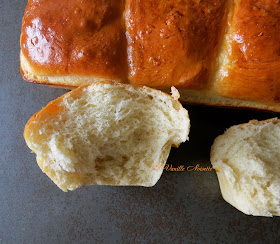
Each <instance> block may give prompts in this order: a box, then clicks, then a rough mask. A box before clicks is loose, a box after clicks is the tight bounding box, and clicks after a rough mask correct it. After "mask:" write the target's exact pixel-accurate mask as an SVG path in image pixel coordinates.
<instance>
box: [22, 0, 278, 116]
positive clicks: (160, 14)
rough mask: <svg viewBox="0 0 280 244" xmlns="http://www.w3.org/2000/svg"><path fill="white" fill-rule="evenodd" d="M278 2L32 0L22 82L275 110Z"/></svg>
mask: <svg viewBox="0 0 280 244" xmlns="http://www.w3.org/2000/svg"><path fill="white" fill-rule="evenodd" d="M279 23H280V5H279V4H278V1H276V0H236V1H232V0H208V1H206V0H204V1H195V0H182V1H177V0H168V1H159V0H145V1H136V0H126V1H124V0H121V1H119V0H111V1H110V0H102V1H98V3H97V2H96V1H93V0H60V1H54V0H48V1H47V0H37V1H35V0H29V2H28V5H27V8H26V12H25V15H24V18H23V25H22V35H21V71H22V74H23V76H24V78H25V79H26V80H28V81H32V82H36V83H42V84H46V85H51V86H56V87H64V88H74V87H78V86H81V85H86V84H91V83H94V82H97V81H102V80H113V81H118V82H125V83H126V82H130V83H133V84H141V85H146V86H149V87H155V88H158V89H170V87H171V86H175V87H176V88H178V89H179V91H180V93H181V94H182V96H181V101H183V102H191V103H202V104H210V105H217V106H234V107H249V108H252V107H253V108H257V109H265V110H273V111H280V96H279V94H280V81H279V80H280V79H279V77H280V54H279V53H280V51H279V50H280V42H279V40H280V25H279Z"/></svg>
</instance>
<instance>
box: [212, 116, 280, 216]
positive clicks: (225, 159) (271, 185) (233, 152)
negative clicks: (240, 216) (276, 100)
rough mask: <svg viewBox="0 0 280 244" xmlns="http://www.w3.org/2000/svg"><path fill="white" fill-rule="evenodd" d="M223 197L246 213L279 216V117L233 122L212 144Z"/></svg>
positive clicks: (213, 159) (214, 165)
mask: <svg viewBox="0 0 280 244" xmlns="http://www.w3.org/2000/svg"><path fill="white" fill-rule="evenodd" d="M211 163H212V165H213V168H215V169H216V171H217V175H218V179H219V183H220V187H221V191H222V195H223V198H224V199H225V200H226V201H227V202H228V203H230V204H231V205H233V206H234V207H236V208H237V209H238V210H240V211H242V212H243V213H245V214H248V215H255V216H273V215H276V216H280V120H279V119H276V118H275V119H270V120H265V121H256V120H252V121H250V122H249V123H247V124H241V125H237V126H232V127H231V128H229V129H228V130H227V131H226V132H225V133H224V134H223V135H221V136H218V137H217V138H216V140H215V142H214V144H213V146H212V150H211Z"/></svg>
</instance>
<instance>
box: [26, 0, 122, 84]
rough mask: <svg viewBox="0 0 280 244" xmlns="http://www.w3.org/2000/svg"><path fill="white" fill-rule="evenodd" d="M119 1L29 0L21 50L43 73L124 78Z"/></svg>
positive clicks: (120, 6) (120, 3) (120, 2)
mask: <svg viewBox="0 0 280 244" xmlns="http://www.w3.org/2000/svg"><path fill="white" fill-rule="evenodd" d="M123 10H124V3H123V1H121V0H101V1H94V0H59V1H58V0H37V1H35V0H30V1H29V2H28V5H27V8H26V11H25V15H24V18H23V26H22V36H21V48H22V51H23V53H24V55H25V56H26V57H27V59H28V61H29V62H30V63H31V64H32V65H33V66H35V67H37V68H38V69H40V71H41V72H42V74H44V75H45V74H77V75H92V74H94V75H96V76H101V77H105V78H111V79H121V80H124V79H125V78H126V73H127V71H126V70H127V68H126V67H127V65H126V49H125V48H126V47H125V46H126V41H125V33H124V23H123V21H122V15H123Z"/></svg>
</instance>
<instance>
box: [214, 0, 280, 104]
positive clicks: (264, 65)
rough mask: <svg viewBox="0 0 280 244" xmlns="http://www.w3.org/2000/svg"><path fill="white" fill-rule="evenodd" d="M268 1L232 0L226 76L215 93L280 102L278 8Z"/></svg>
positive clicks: (277, 4) (279, 30) (238, 97)
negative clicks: (232, 8)
mask: <svg viewBox="0 0 280 244" xmlns="http://www.w3.org/2000/svg"><path fill="white" fill-rule="evenodd" d="M276 2H277V1H272V0H239V1H235V5H234V6H233V7H234V11H233V16H232V19H231V20H230V21H231V22H230V28H229V31H228V33H227V36H228V45H229V46H228V47H227V49H228V51H229V50H230V52H229V54H228V58H229V64H228V66H227V67H225V70H226V72H227V75H225V76H224V77H222V78H221V79H220V80H219V81H218V85H217V87H218V92H219V94H221V95H223V96H227V97H231V98H236V99H243V100H249V101H258V102H263V103H265V104H268V105H269V104H270V105H274V104H279V102H280V83H279V81H280V79H279V78H280V42H279V40H280V25H279V22H280V5H279V3H276Z"/></svg>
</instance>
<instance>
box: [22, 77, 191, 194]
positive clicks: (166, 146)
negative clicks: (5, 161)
mask: <svg viewBox="0 0 280 244" xmlns="http://www.w3.org/2000/svg"><path fill="white" fill-rule="evenodd" d="M174 91H175V90H174ZM174 91H173V93H175V96H178V94H176V92H174ZM189 127H190V123H189V117H188V113H187V111H186V110H185V109H184V108H183V107H182V105H181V104H180V103H179V102H178V100H177V99H174V98H173V97H171V96H170V95H167V94H165V93H163V92H160V91H157V90H155V89H151V88H147V87H138V86H132V85H124V84H114V83H108V82H100V83H94V84H93V85H89V86H85V87H80V88H77V89H75V90H73V91H71V92H69V93H67V94H65V95H64V96H62V97H60V98H58V99H56V100H54V101H52V102H50V103H49V104H48V105H47V106H46V107H45V108H43V109H42V110H41V111H39V112H38V113H37V114H35V115H34V116H33V117H31V118H30V120H29V122H28V123H27V125H26V127H25V131H24V137H25V140H26V142H27V145H28V146H29V148H30V149H31V150H32V151H33V152H35V153H36V155H37V162H38V164H39V166H40V168H41V169H42V171H43V172H45V173H46V174H47V175H48V176H49V177H50V178H51V179H52V180H53V181H54V183H55V184H57V186H58V187H59V188H61V189H62V190H63V191H67V190H74V189H76V188H78V187H81V186H83V185H94V184H97V185H139V186H147V187H148V186H153V185H154V184H156V182H157V181H158V179H159V178H160V176H161V174H162V171H163V166H164V164H165V162H166V160H167V158H168V155H169V152H170V148H171V146H178V145H179V144H180V143H182V142H184V141H186V140H187V139H188V133H189ZM158 165H161V166H162V167H157V166H158Z"/></svg>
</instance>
